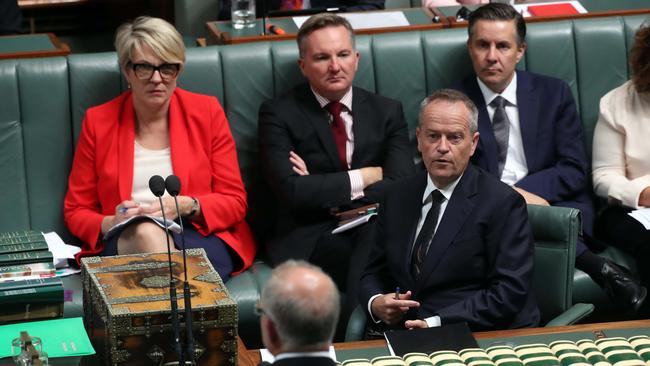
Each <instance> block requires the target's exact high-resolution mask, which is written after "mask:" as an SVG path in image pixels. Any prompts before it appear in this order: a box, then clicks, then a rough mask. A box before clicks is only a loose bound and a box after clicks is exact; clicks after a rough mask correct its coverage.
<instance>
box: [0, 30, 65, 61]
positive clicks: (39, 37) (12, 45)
mask: <svg viewBox="0 0 650 366" xmlns="http://www.w3.org/2000/svg"><path fill="white" fill-rule="evenodd" d="M69 53H70V47H68V45H67V44H65V43H62V42H60V41H59V39H58V38H57V37H56V36H55V35H54V34H53V33H36V34H19V35H11V36H1V37H0V59H9V58H33V57H51V56H66V55H68V54H69Z"/></svg>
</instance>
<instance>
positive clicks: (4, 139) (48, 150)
mask: <svg viewBox="0 0 650 366" xmlns="http://www.w3.org/2000/svg"><path fill="white" fill-rule="evenodd" d="M69 95H70V94H69V88H68V70H67V64H66V59H65V58H61V57H56V58H49V59H31V60H21V61H19V62H18V61H15V60H8V61H2V62H0V111H1V112H0V207H2V209H1V210H0V231H10V230H24V229H29V228H33V229H36V230H44V231H51V230H56V231H57V232H59V233H60V234H61V235H62V236H63V237H64V238H69V235H68V234H67V230H65V227H64V225H63V216H62V202H63V197H64V195H65V191H66V187H67V175H68V172H69V170H70V164H71V161H72V143H71V141H72V133H71V124H70V100H69Z"/></svg>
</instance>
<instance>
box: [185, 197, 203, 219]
mask: <svg viewBox="0 0 650 366" xmlns="http://www.w3.org/2000/svg"><path fill="white" fill-rule="evenodd" d="M190 198H191V199H192V211H190V214H189V215H187V216H188V217H192V216H194V215H196V213H197V212H199V209H200V208H201V205H200V204H199V200H197V199H196V198H194V197H190Z"/></svg>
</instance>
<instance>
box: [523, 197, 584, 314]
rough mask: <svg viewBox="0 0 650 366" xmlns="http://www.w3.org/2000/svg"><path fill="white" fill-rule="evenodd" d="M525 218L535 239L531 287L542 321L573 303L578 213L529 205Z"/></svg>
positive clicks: (578, 224) (578, 228)
mask: <svg viewBox="0 0 650 366" xmlns="http://www.w3.org/2000/svg"><path fill="white" fill-rule="evenodd" d="M528 218H529V220H530V225H531V228H532V231H533V238H534V240H535V274H534V276H533V290H534V291H535V296H536V297H537V304H538V305H539V309H540V312H541V315H542V324H545V323H546V322H547V321H549V320H550V319H553V318H554V317H555V316H557V315H559V314H560V313H562V312H563V311H564V310H566V309H568V308H569V307H571V304H572V285H573V271H574V264H575V247H576V242H577V240H578V232H579V230H580V225H581V222H580V212H579V211H578V210H576V209H573V208H565V207H552V206H538V205H528Z"/></svg>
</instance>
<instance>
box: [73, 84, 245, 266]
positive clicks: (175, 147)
mask: <svg viewBox="0 0 650 366" xmlns="http://www.w3.org/2000/svg"><path fill="white" fill-rule="evenodd" d="M169 136H170V149H171V159H172V169H173V171H174V174H175V175H177V176H178V177H179V178H180V181H181V183H182V185H181V186H182V188H181V192H180V194H181V195H187V196H193V197H196V198H197V199H198V200H199V202H200V203H201V212H202V215H203V218H202V220H198V221H194V220H193V221H191V222H192V225H193V226H194V228H196V230H197V231H199V232H200V233H201V234H202V235H205V236H207V235H217V236H218V237H219V238H220V239H222V240H223V241H225V242H226V244H228V245H229V246H230V247H231V248H232V249H233V250H234V251H235V252H236V253H237V254H238V255H239V257H240V258H241V262H243V267H242V268H236V271H241V270H243V269H245V268H247V267H248V266H250V265H251V263H252V262H253V258H254V257H255V251H256V245H255V242H254V239H253V235H252V233H251V230H250V228H249V227H248V224H247V223H246V221H245V219H244V218H245V216H246V210H247V203H246V191H245V189H244V184H243V182H242V179H241V175H240V172H239V164H238V162H237V152H236V150H235V142H234V140H233V138H232V134H231V133H230V127H229V125H228V120H227V119H226V116H225V114H224V112H223V109H222V108H221V105H220V104H219V102H218V101H217V99H216V98H214V97H209V96H206V95H201V94H195V93H191V92H188V91H185V90H182V89H180V88H176V89H175V90H174V93H173V95H172V97H171V102H170V104H169ZM134 141H135V116H134V109H133V99H132V96H131V91H127V92H125V93H123V94H122V95H120V96H118V97H117V98H115V99H113V100H111V101H109V102H107V103H104V104H102V105H99V106H96V107H93V108H90V109H88V111H87V112H86V116H85V119H84V121H83V126H82V131H81V136H80V137H79V141H78V144H77V148H76V151H75V157H74V161H73V163H72V171H71V173H70V177H69V179H68V192H67V194H66V197H65V202H64V217H65V223H66V225H67V227H68V228H69V229H70V231H71V232H72V234H74V235H75V236H77V237H78V238H80V239H81V240H82V241H83V246H82V250H81V252H80V253H79V254H78V255H77V260H78V259H79V257H83V256H89V255H97V254H99V253H100V252H101V251H102V249H103V247H104V243H103V242H102V234H101V222H102V219H103V217H104V216H106V215H113V214H114V213H115V207H116V206H117V205H118V204H119V203H120V202H122V201H124V200H127V199H130V198H131V191H132V188H133V187H132V186H133V149H134V146H133V145H134ZM234 262H235V263H237V262H238V261H237V260H235V261H234Z"/></svg>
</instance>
